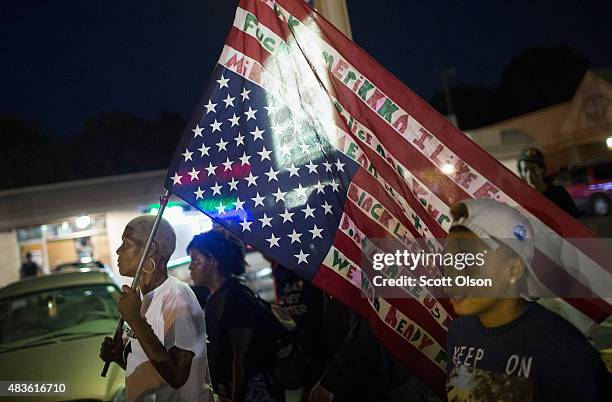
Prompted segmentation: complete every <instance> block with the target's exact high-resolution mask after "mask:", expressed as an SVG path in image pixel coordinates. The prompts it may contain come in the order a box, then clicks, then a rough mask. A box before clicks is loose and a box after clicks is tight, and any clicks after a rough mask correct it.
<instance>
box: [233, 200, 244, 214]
mask: <svg viewBox="0 0 612 402" xmlns="http://www.w3.org/2000/svg"><path fill="white" fill-rule="evenodd" d="M234 205H235V206H236V211H238V210H239V209H242V210H243V211H244V207H243V205H244V201H240V197H236V201H235V202H234Z"/></svg>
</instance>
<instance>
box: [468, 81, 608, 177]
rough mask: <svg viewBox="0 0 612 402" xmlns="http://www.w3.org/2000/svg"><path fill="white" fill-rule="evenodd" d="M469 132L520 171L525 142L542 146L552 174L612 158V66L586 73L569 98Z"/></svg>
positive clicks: (513, 168)
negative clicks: (520, 156)
mask: <svg viewBox="0 0 612 402" xmlns="http://www.w3.org/2000/svg"><path fill="white" fill-rule="evenodd" d="M468 136H470V138H472V139H473V140H474V141H475V142H476V143H478V144H479V145H481V146H482V147H483V148H484V149H486V150H487V151H489V152H490V153H491V154H493V156H495V157H496V158H497V159H499V160H500V161H502V163H504V164H505V165H506V166H508V167H509V168H511V170H513V171H515V172H516V157H517V156H518V151H520V149H522V148H521V145H520V144H522V145H525V147H526V146H536V147H538V148H540V149H541V150H542V152H543V153H544V156H545V157H546V164H547V167H548V170H549V171H550V173H554V172H557V171H559V170H560V169H561V168H563V167H566V166H568V165H571V164H573V163H579V162H584V161H592V160H600V159H610V158H612V69H606V70H596V71H587V72H586V74H585V75H584V78H583V79H582V81H581V83H580V85H579V86H578V89H577V90H576V93H575V94H574V96H573V98H572V99H571V100H570V101H568V102H564V103H560V104H558V105H554V106H551V107H548V108H544V109H541V110H536V111H534V112H531V113H527V114H524V115H522V116H517V117H514V118H512V119H508V120H504V121H502V122H500V123H496V124H493V125H490V126H487V127H483V128H480V129H477V130H470V132H469V133H468ZM513 160H514V161H513Z"/></svg>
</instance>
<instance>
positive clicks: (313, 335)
mask: <svg viewBox="0 0 612 402" xmlns="http://www.w3.org/2000/svg"><path fill="white" fill-rule="evenodd" d="M265 258H266V260H267V261H268V262H270V265H271V267H272V276H273V277H274V292H275V298H276V300H275V302H276V304H277V305H279V306H282V307H283V308H284V309H285V311H286V312H287V313H288V314H289V315H290V316H291V318H292V319H293V321H294V322H295V324H296V326H297V327H298V328H299V330H300V333H301V337H300V338H301V339H300V346H301V347H302V349H303V351H304V354H305V355H306V358H307V359H308V362H309V363H310V369H311V370H310V371H311V372H310V376H309V377H310V379H309V381H308V382H309V384H307V385H305V386H304V387H303V388H302V396H301V400H302V401H303V402H306V401H308V395H309V394H310V389H311V388H312V386H313V385H314V384H315V382H316V381H317V380H318V379H319V377H320V376H321V374H323V369H324V367H323V366H324V364H323V362H324V359H325V350H324V349H325V346H324V342H323V303H324V294H323V292H322V291H321V290H320V289H318V288H316V287H315V286H313V285H311V284H310V283H309V282H307V281H306V280H304V279H303V278H302V277H300V276H299V275H297V274H295V273H293V272H291V271H290V270H289V269H287V268H285V267H284V266H282V265H280V264H279V263H277V262H276V261H274V260H272V259H270V258H268V257H265Z"/></svg>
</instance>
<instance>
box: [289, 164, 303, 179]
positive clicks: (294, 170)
mask: <svg viewBox="0 0 612 402" xmlns="http://www.w3.org/2000/svg"><path fill="white" fill-rule="evenodd" d="M287 170H288V171H289V177H293V176H294V175H295V176H297V177H300V174H299V173H298V170H300V168H299V167H295V165H294V164H293V163H292V164H291V166H290V167H288V168H287Z"/></svg>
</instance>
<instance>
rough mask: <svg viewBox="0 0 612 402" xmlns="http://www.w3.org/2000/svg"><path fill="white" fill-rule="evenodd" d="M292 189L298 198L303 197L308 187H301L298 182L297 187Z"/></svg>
mask: <svg viewBox="0 0 612 402" xmlns="http://www.w3.org/2000/svg"><path fill="white" fill-rule="evenodd" d="M293 191H295V192H296V193H297V196H298V197H299V198H303V197H306V191H308V188H305V187H302V183H298V187H297V188H296V189H294V190H293Z"/></svg>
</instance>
